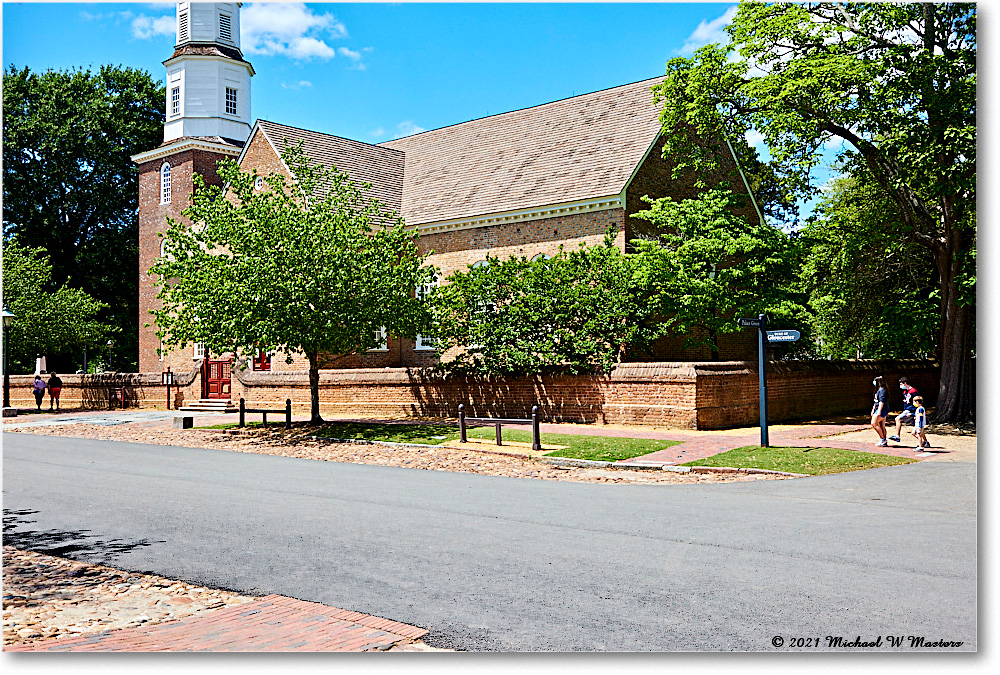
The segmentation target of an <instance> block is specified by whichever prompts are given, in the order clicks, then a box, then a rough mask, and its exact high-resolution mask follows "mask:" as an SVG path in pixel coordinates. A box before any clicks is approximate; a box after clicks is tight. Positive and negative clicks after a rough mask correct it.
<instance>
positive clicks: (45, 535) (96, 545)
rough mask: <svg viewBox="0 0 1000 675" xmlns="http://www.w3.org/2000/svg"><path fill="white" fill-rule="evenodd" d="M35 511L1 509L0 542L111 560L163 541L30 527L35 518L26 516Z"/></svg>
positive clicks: (91, 558) (53, 553)
mask: <svg viewBox="0 0 1000 675" xmlns="http://www.w3.org/2000/svg"><path fill="white" fill-rule="evenodd" d="M36 513H38V511H32V510H30V509H21V510H8V509H4V512H3V545H4V546H13V547H14V548H19V549H21V550H25V551H37V552H38V553H46V554H48V555H54V556H59V557H63V558H77V559H78V558H86V559H88V561H90V562H93V561H94V559H95V558H96V559H99V560H100V561H102V562H103V563H105V564H110V563H111V562H113V561H114V560H115V559H116V558H117V557H118V556H119V555H121V554H123V553H129V552H130V551H134V550H136V549H139V548H144V547H146V546H152V545H153V544H164V543H166V542H165V541H154V540H151V539H139V540H136V541H127V540H125V539H107V540H104V539H101V538H99V537H97V536H96V535H93V534H90V530H38V529H32V528H31V525H34V524H35V521H34V520H31V519H30V518H29V517H30V516H32V515H34V514H36Z"/></svg>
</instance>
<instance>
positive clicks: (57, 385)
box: [49, 373, 62, 411]
mask: <svg viewBox="0 0 1000 675" xmlns="http://www.w3.org/2000/svg"><path fill="white" fill-rule="evenodd" d="M61 392H62V378H60V377H59V376H58V375H56V374H55V373H52V374H51V377H49V410H50V411H51V410H52V404H53V403H55V405H56V410H59V394H60V393H61Z"/></svg>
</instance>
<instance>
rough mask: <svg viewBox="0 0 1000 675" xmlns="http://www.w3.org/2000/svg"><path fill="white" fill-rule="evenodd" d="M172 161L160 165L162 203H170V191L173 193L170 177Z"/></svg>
mask: <svg viewBox="0 0 1000 675" xmlns="http://www.w3.org/2000/svg"><path fill="white" fill-rule="evenodd" d="M170 173H171V170H170V162H164V163H163V164H161V165H160V203H161V204H169V203H170V193H171V177H170Z"/></svg>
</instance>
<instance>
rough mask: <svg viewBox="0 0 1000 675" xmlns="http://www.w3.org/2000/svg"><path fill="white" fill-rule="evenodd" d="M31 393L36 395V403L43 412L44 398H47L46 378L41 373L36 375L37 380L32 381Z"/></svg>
mask: <svg viewBox="0 0 1000 675" xmlns="http://www.w3.org/2000/svg"><path fill="white" fill-rule="evenodd" d="M31 393H32V394H34V395H35V403H36V404H37V405H38V410H39V412H41V410H42V399H44V398H45V380H43V379H42V376H41V375H35V381H34V382H32V383H31Z"/></svg>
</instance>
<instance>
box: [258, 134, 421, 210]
mask: <svg viewBox="0 0 1000 675" xmlns="http://www.w3.org/2000/svg"><path fill="white" fill-rule="evenodd" d="M257 124H258V125H259V126H260V128H261V130H262V131H263V132H264V133H265V134H266V135H267V137H268V139H269V140H270V141H271V144H272V145H274V147H275V149H276V150H277V151H278V152H279V153H281V152H283V151H284V149H285V146H286V145H296V144H297V143H298V142H299V141H302V148H303V150H305V153H306V155H307V156H308V157H309V158H310V159H312V160H313V161H316V162H319V163H321V164H323V165H324V166H328V167H336V168H337V170H338V171H341V172H343V173H346V174H347V175H348V177H349V178H350V179H351V181H352V182H354V183H355V184H357V185H359V187H360V184H361V183H371V190H370V191H369V192H368V193H367V195H368V196H370V197H374V198H375V199H378V200H379V201H380V202H382V203H383V204H384V205H385V207H386V209H387V210H389V211H395V212H396V213H401V208H402V197H403V153H402V152H401V151H399V150H394V149H392V148H383V147H379V146H377V145H370V144H369V143H362V142H361V141H352V140H350V139H348V138H340V137H339V136H331V135H330V134H323V133H320V132H318V131H307V130H305V129H297V128H295V127H289V126H285V125H284V124H276V123H274V122H268V121H267V120H258V121H257ZM321 192H322V190H321Z"/></svg>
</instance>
